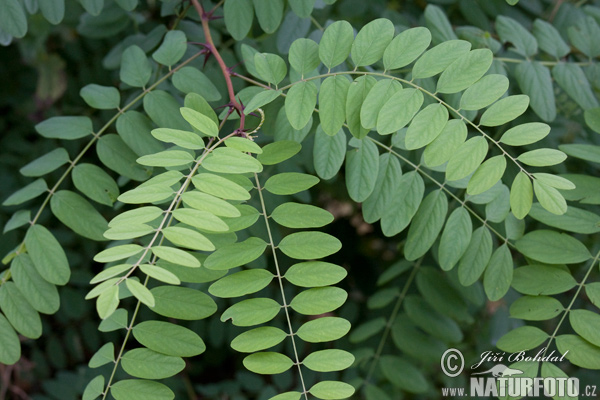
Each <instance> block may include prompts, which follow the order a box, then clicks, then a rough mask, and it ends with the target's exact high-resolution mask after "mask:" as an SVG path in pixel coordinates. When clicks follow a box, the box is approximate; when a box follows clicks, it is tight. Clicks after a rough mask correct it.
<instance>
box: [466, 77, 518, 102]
mask: <svg viewBox="0 0 600 400" xmlns="http://www.w3.org/2000/svg"><path fill="white" fill-rule="evenodd" d="M507 90H508V78H507V77H506V76H504V75H499V74H490V75H486V76H484V77H483V78H481V79H480V80H478V81H477V82H475V83H474V84H473V85H472V86H470V87H469V88H468V89H467V90H465V92H464V93H463V95H462V97H461V98H460V108H461V109H463V110H480V109H482V108H485V107H487V106H489V105H490V104H492V103H493V102H495V101H496V100H498V99H499V98H500V97H501V96H502V95H503V94H504V93H506V91H507Z"/></svg>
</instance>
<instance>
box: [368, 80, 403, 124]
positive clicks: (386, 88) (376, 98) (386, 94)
mask: <svg viewBox="0 0 600 400" xmlns="http://www.w3.org/2000/svg"><path fill="white" fill-rule="evenodd" d="M401 89H402V85H401V84H400V83H399V82H398V81H396V80H394V79H382V80H380V81H378V82H377V83H376V84H375V85H374V86H373V87H372V88H371V90H369V93H368V94H367V96H366V97H365V99H364V100H363V102H362V106H361V108H360V124H361V125H362V126H363V128H366V129H372V128H374V127H375V126H376V125H377V116H378V115H379V111H380V110H381V107H382V106H383V105H384V104H385V103H386V102H387V101H388V100H389V99H390V98H391V97H392V96H393V95H394V94H396V93H397V92H398V91H399V90H401Z"/></svg>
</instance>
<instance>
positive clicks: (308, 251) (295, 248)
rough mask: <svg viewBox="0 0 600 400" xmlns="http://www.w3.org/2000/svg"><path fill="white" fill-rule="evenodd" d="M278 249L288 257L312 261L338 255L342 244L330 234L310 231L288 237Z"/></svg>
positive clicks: (280, 243)
mask: <svg viewBox="0 0 600 400" xmlns="http://www.w3.org/2000/svg"><path fill="white" fill-rule="evenodd" d="M277 247H278V248H279V250H281V251H282V252H283V253H284V254H285V255H286V256H288V257H291V258H294V259H297V260H311V259H317V258H323V257H327V256H329V255H331V254H334V253H337V252H338V251H339V250H340V249H341V248H342V243H341V242H340V241H339V240H338V239H337V238H335V237H334V236H331V235H329V234H326V233H323V232H312V231H309V232H295V233H292V234H290V235H287V236H286V237H284V238H283V239H282V240H281V242H279V245H278V246H277Z"/></svg>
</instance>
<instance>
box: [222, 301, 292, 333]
mask: <svg viewBox="0 0 600 400" xmlns="http://www.w3.org/2000/svg"><path fill="white" fill-rule="evenodd" d="M280 310H281V305H280V304H279V303H277V302H276V301H275V300H273V299H267V298H262V297H261V298H256V299H248V300H242V301H240V302H239V303H235V304H234V305H232V306H231V307H229V308H228V309H226V310H225V311H224V312H223V315H221V321H222V322H225V321H227V320H229V319H231V323H232V324H233V325H235V326H254V325H260V324H262V323H264V322H268V321H270V320H272V319H273V318H275V316H276V315H277V314H278V313H279V311H280Z"/></svg>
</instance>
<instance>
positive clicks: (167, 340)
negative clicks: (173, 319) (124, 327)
mask: <svg viewBox="0 0 600 400" xmlns="http://www.w3.org/2000/svg"><path fill="white" fill-rule="evenodd" d="M132 332H133V336H134V337H135V339H136V340H137V341H138V342H139V343H140V344H142V345H143V346H146V347H147V348H149V349H150V350H154V351H156V352H159V353H162V354H166V355H169V356H176V357H193V356H197V355H198V354H202V353H203V352H204V350H206V346H205V345H204V342H203V341H202V339H201V338H200V336H198V335H197V334H196V333H195V332H194V331H192V330H190V329H187V328H185V327H183V326H179V325H175V324H172V323H170V322H162V321H145V322H141V323H139V324H137V325H136V326H134V327H133V331H132Z"/></svg>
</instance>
